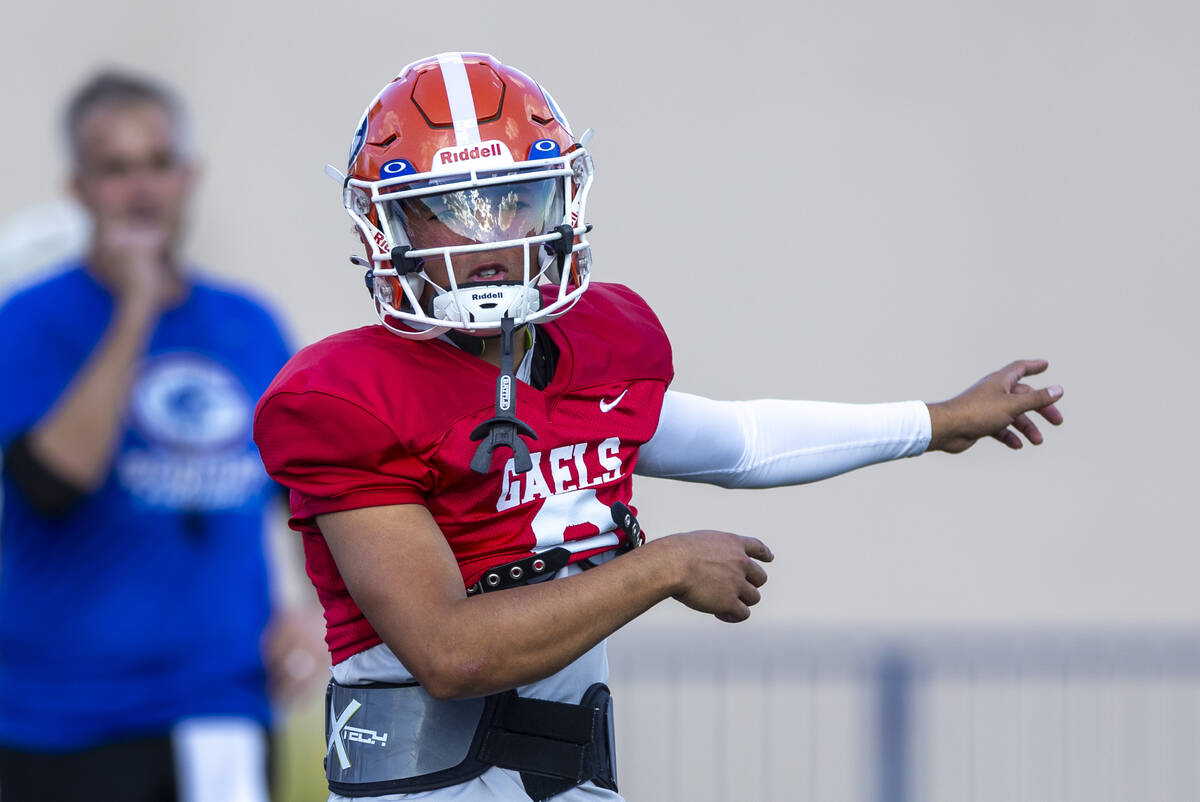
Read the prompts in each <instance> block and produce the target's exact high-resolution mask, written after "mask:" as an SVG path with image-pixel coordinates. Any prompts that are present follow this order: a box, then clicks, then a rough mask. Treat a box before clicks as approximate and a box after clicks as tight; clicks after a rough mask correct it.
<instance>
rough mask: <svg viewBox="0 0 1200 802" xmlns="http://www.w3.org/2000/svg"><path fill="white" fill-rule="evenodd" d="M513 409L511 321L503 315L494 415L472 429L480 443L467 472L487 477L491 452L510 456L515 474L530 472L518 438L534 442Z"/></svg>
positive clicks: (534, 435) (526, 450)
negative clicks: (485, 474) (497, 450)
mask: <svg viewBox="0 0 1200 802" xmlns="http://www.w3.org/2000/svg"><path fill="white" fill-rule="evenodd" d="M516 406H517V377H516V375H515V373H514V372H513V319H512V318H511V317H509V316H507V315H505V316H504V317H502V318H501V319H500V376H499V377H498V378H497V379H496V414H495V415H494V416H492V417H491V418H488V419H487V420H486V421H484V422H483V423H481V424H479V425H478V426H476V427H475V430H474V431H473V432H471V439H472V440H482V441H483V442H481V443H480V444H479V447H478V448H476V449H475V456H474V457H472V458H471V470H473V471H475V473H487V472H488V471H489V470H491V467H492V452H494V451H495V450H496V449H497V448H500V447H504V448H507V449H508V450H509V451H511V452H512V454H513V467H514V469H515V470H516V472H517V473H525V472H526V471H529V470H531V469H532V468H533V460H532V458H531V457H530V456H529V446H527V445H525V441H524V440H522V439H521V438H520V436H519V435H525V436H526V437H529V438H532V439H534V440H536V439H538V436H537V433H536V432H534V431H533V428H532V427H531V426H530V425H529V424H527V423H525V422H524V421H522V420H518V419H517V416H516V414H515V412H514V410H515V409H516Z"/></svg>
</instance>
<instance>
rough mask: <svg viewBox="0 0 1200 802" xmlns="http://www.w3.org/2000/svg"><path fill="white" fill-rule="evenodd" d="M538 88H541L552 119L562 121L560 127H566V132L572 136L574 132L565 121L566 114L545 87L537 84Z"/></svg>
mask: <svg viewBox="0 0 1200 802" xmlns="http://www.w3.org/2000/svg"><path fill="white" fill-rule="evenodd" d="M538 88H539V89H541V90H542V97H544V98H546V103H547V104H549V106H550V113H551V114H553V115H554V119H556V120H558V121H559V122H560V123H562V127H563V128H566V129H567V133H568V134H570V135H571V136H572V137H574V136H575V132H574V131H572V130H571V124H570V123H569V122H567V115H565V114H563V113H562V109H560V108H559V107H558V104H557V103H555V102H554V98H553V97H551V96H550V93H549V92H547V91H546V87H544V86H539V87H538Z"/></svg>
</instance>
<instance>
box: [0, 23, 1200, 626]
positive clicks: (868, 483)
mask: <svg viewBox="0 0 1200 802" xmlns="http://www.w3.org/2000/svg"><path fill="white" fill-rule="evenodd" d="M1198 9H1200V7H1198V6H1196V5H1195V4H1194V3H1190V2H1183V1H1182V0H1181V1H1179V2H1166V1H1164V0H1141V1H1139V2H1131V1H1130V2H1116V1H1115V0H1104V1H1102V2H1091V3H1085V2H1078V1H1077V0H1065V1H1064V0H1060V1H1059V2H1052V3H1046V2H1032V1H1031V0H1022V1H1021V2H1010V3H977V2H971V3H963V2H954V1H952V0H945V1H944V2H934V1H932V0H919V1H918V2H910V3H888V2H882V1H881V0H874V1H871V0H851V1H850V2H840V3H822V4H816V3H799V4H784V3H778V2H768V1H767V0H744V1H743V2H729V3H712V2H706V3H678V2H677V3H663V2H660V3H647V2H640V3H631V2H623V1H622V2H611V1H610V2H593V3H583V4H536V5H535V4H531V3H493V4H484V3H467V2H460V3H454V4H449V3H421V4H417V3H412V2H404V3H390V4H379V3H375V4H367V3H355V4H349V3H346V4H341V3H338V4H334V3H308V4H303V3H295V2H290V3H283V2H237V3H233V2H227V3H217V2H213V3H189V4H183V3H166V2H161V1H158V0H156V1H155V2H150V1H149V0H145V1H142V2H139V1H137V0H108V1H107V2H104V3H85V2H82V1H81V0H73V1H72V2H65V3H27V2H11V3H8V4H6V5H5V9H4V23H3V25H2V26H0V59H2V63H3V67H4V69H3V70H2V71H0V85H2V87H3V98H4V107H3V108H4V111H3V120H4V125H3V126H0V153H4V154H5V158H4V159H3V165H4V167H3V176H4V180H3V187H4V191H3V192H0V216H4V215H8V214H10V213H13V212H15V211H17V210H18V209H20V208H22V207H24V206H25V205H27V204H29V203H32V202H36V201H41V200H47V199H50V198H52V197H54V196H55V195H56V194H57V193H58V192H59V190H60V186H61V174H62V169H61V161H60V153H59V150H58V141H57V138H56V136H55V126H56V115H57V111H58V109H57V107H58V104H59V103H60V102H61V100H62V99H63V98H64V96H65V95H66V94H67V92H68V90H69V89H70V88H72V87H73V86H74V85H75V84H77V83H78V81H79V80H80V79H81V77H82V76H83V75H84V73H85V72H86V71H88V70H89V69H91V68H94V67H96V66H99V65H102V64H109V63H114V64H120V65H126V66H131V67H136V68H141V69H144V70H148V71H152V72H154V73H156V74H159V75H161V76H162V77H163V78H164V79H166V80H168V81H170V82H172V83H174V84H175V85H177V86H178V87H179V88H180V89H181V90H182V92H183V93H184V94H185V96H186V97H187V98H188V99H189V101H190V103H191V105H192V107H193V109H194V112H195V117H196V135H197V140H198V144H199V147H200V150H201V151H202V153H203V157H204V161H205V165H206V179H205V183H204V186H203V189H202V191H201V193H200V196H199V198H198V200H197V208H196V218H195V226H194V229H195V231H194V237H193V238H192V242H193V253H194V255H195V257H196V258H197V259H198V260H199V261H200V262H202V263H204V264H207V265H211V266H212V268H213V269H214V270H216V271H217V272H219V273H221V274H223V275H227V276H232V277H238V278H240V279H242V280H243V281H245V282H248V283H250V284H252V285H254V287H256V288H257V289H258V290H259V291H260V292H261V293H263V294H265V295H267V296H269V297H270V298H272V299H273V300H274V302H275V303H276V305H277V306H278V307H279V308H280V309H281V311H282V312H283V314H284V316H285V317H286V319H287V321H288V322H289V323H290V325H291V326H292V328H293V330H294V332H295V333H296V335H297V337H298V339H299V340H301V341H304V342H307V341H311V340H313V339H315V338H317V337H320V336H323V335H325V334H327V333H330V332H333V331H335V330H338V329H342V328H345V327H349V326H354V325H358V324H361V323H365V322H368V321H369V320H370V310H369V307H368V304H367V299H366V295H365V293H364V291H363V289H362V284H361V281H360V274H359V272H358V271H357V270H355V269H352V268H351V267H350V265H349V264H348V262H347V261H346V256H347V254H349V253H350V252H351V251H352V250H353V249H354V248H355V246H356V241H355V240H354V238H353V237H352V236H351V235H350V234H349V226H350V224H349V221H348V220H347V218H345V216H344V214H343V212H342V211H341V208H340V199H339V192H338V189H337V187H336V186H335V185H334V184H333V183H332V182H331V181H330V180H329V179H328V178H326V177H325V176H324V175H323V174H322V172H321V167H322V165H323V164H324V163H325V162H326V161H329V162H333V163H334V164H337V165H339V166H341V165H342V163H343V160H344V158H345V154H346V150H347V147H348V145H349V141H350V137H351V134H352V133H353V129H354V125H355V123H356V122H357V120H358V117H359V115H360V113H361V111H362V108H363V106H364V105H365V104H366V103H367V101H368V100H369V99H370V98H371V97H372V96H373V95H374V93H375V92H376V91H377V90H378V88H379V87H380V86H381V85H382V84H383V83H384V82H386V81H387V80H388V79H390V78H391V77H392V76H393V74H394V73H395V72H396V71H397V70H398V69H399V68H400V67H401V66H402V65H403V64H405V63H407V62H408V61H410V60H412V59H414V58H416V57H419V56H423V55H427V54H432V53H435V52H438V51H441V50H449V49H482V50H488V51H491V52H493V53H495V54H496V55H498V56H499V57H500V58H501V59H503V60H505V61H508V62H510V63H512V64H514V65H517V66H519V67H521V68H522V69H524V70H526V71H527V72H529V73H531V74H532V75H534V76H536V77H537V78H539V80H541V81H542V82H543V83H544V84H545V85H546V86H547V87H548V88H550V90H551V91H552V92H554V94H555V96H556V98H557V100H558V101H559V102H560V103H561V104H562V105H563V106H564V107H565V109H566V111H567V113H568V115H569V116H570V117H571V120H572V122H573V123H574V125H575V126H576V128H577V129H580V130H581V129H583V128H586V127H589V126H590V127H594V128H595V129H596V130H597V135H596V138H595V140H594V142H593V146H592V150H593V153H594V155H595V158H596V163H597V166H598V181H597V184H596V189H595V192H594V193H593V207H592V210H591V218H592V221H593V222H594V223H595V224H596V231H595V234H594V236H593V242H594V244H595V252H596V256H597V264H596V268H595V269H596V275H597V277H599V278H602V279H605V280H614V281H621V282H625V283H628V284H631V285H633V286H634V287H636V288H637V289H639V290H640V291H641V292H642V293H643V294H644V295H645V296H646V297H647V298H648V299H649V300H650V301H651V302H652V303H653V304H654V305H655V308H656V309H657V310H658V311H659V314H660V315H661V317H662V318H663V320H664V322H665V323H666V324H667V326H668V329H669V330H670V331H671V332H672V334H673V339H674V343H675V349H676V365H677V369H678V379H677V383H676V386H677V387H678V388H680V389H683V390H688V391H692V392H699V393H707V394H711V395H713V396H717V397H723V398H738V397H757V396H777V397H804V398H818V399H828V400H847V401H872V400H895V399H904V398H914V397H915V398H925V399H937V398H941V397H945V396H947V395H949V394H952V393H953V392H956V391H957V390H959V389H961V388H962V387H964V386H965V385H966V384H968V383H969V382H971V381H974V380H975V379H976V378H978V377H979V376H980V375H981V374H982V373H984V372H985V371H988V370H990V369H992V368H994V367H998V366H999V365H1000V364H1002V363H1004V362H1006V361H1007V360H1009V359H1011V358H1015V357H1024V356H1035V355H1036V356H1041V355H1044V356H1046V357H1048V358H1050V359H1051V360H1052V361H1053V367H1052V373H1051V375H1050V379H1051V380H1053V381H1055V382H1061V383H1063V384H1064V385H1065V386H1066V388H1067V396H1066V399H1065V400H1064V402H1063V404H1062V407H1063V409H1064V411H1065V413H1066V415H1067V417H1068V425H1067V426H1066V427H1065V428H1064V429H1062V430H1061V431H1055V432H1052V433H1051V434H1050V436H1049V441H1050V442H1049V444H1048V445H1046V446H1044V447H1043V448H1041V449H1026V451H1025V452H1024V453H1020V454H1011V453H1008V452H1006V451H1005V450H1003V449H1002V448H1001V447H1000V446H999V445H998V444H996V443H990V442H989V443H983V444H982V445H980V446H979V447H977V448H976V449H975V450H973V451H972V452H970V453H968V454H966V455H965V456H962V457H958V458H949V457H944V456H932V457H928V458H924V459H921V460H919V461H909V462H907V463H905V464H903V465H895V466H885V467H877V468H872V469H868V470H866V471H863V472H861V473H860V474H858V475H854V476H850V477H845V478H842V479H839V480H835V481H832V482H828V483H824V484H821V485H818V486H813V487H809V488H799V489H785V490H776V491H769V492H759V493H756V494H754V495H750V494H749V493H746V492H729V491H721V490H715V489H707V488H702V487H688V486H673V485H669V484H667V483H663V482H650V481H647V482H645V483H643V485H642V489H641V495H640V498H639V499H638V501H639V504H640V506H641V508H642V510H643V514H642V517H643V520H644V523H645V524H646V525H647V527H648V528H649V529H651V530H652V531H653V532H660V533H661V532H666V531H671V530H675V529H687V528H695V527H701V526H713V527H721V528H727V529H731V530H735V531H741V532H745V533H751V534H755V535H758V536H761V537H763V538H764V539H766V540H768V541H769V542H770V543H771V544H772V545H773V546H774V548H775V550H776V553H777V554H778V562H777V566H776V567H775V569H774V572H773V578H772V583H771V585H770V586H769V587H768V594H767V598H766V601H765V603H764V604H763V606H762V607H760V608H759V610H758V611H757V612H756V614H755V618H754V620H753V621H752V622H751V624H750V625H749V626H751V627H763V626H765V625H767V624H769V623H770V622H777V621H782V620H784V619H788V620H792V621H798V622H801V623H819V624H836V623H856V622H869V623H872V624H879V623H882V624H887V623H889V622H908V623H914V622H915V623H928V622H980V621H985V622H986V621H1006V622H1041V623H1050V622H1081V621H1082V622H1096V623H1102V622H1124V623H1134V624H1136V623H1139V622H1150V621H1158V622H1161V621H1174V622H1187V621H1195V620H1196V617H1197V610H1198V608H1200V592H1198V591H1197V582H1196V566H1197V564H1198V562H1200V547H1198V546H1197V544H1196V537H1195V536H1196V531H1197V527H1196V524H1195V513H1194V503H1193V498H1194V496H1195V491H1194V489H1193V482H1194V479H1195V471H1194V468H1193V459H1192V453H1191V452H1192V451H1193V449H1194V448H1195V444H1196V439H1197V438H1196V436H1197V424H1196V418H1195V416H1194V414H1193V411H1192V408H1193V405H1194V403H1195V398H1196V396H1197V390H1200V386H1198V382H1197V379H1196V374H1195V372H1194V371H1193V370H1192V365H1191V361H1192V360H1191V358H1190V357H1191V356H1192V352H1193V350H1194V348H1195V342H1196V333H1197V324H1196V322H1195V318H1194V315H1193V314H1192V307H1193V295H1194V293H1195V291H1196V288H1197V280H1196V278H1195V276H1194V274H1193V271H1194V270H1195V268H1196V265H1197V258H1196V257H1197V251H1198V249H1197V226H1196V222H1197V212H1198V208H1197V206H1198V204H1197V198H1196V191H1197V186H1200V175H1198V172H1200V170H1198V166H1200V165H1198V159H1197V156H1196V143H1197V142H1198V141H1200V131H1198V128H1200V111H1198V109H1197V105H1196V102H1195V92H1196V84H1197V77H1198V69H1197V68H1198V67H1200V51H1198V50H1197V49H1196V46H1195V43H1196V33H1197V23H1198V22H1200V11H1198ZM653 617H654V619H655V620H656V621H657V622H658V624H660V625H668V624H670V625H676V624H679V623H681V622H682V621H684V620H687V621H689V622H690V623H694V624H696V625H697V626H702V627H706V628H710V629H711V628H715V627H716V626H717V625H716V624H714V623H711V622H705V621H701V620H698V619H692V618H690V617H688V616H686V615H684V614H683V613H682V612H681V611H680V610H679V609H677V608H671V607H664V608H663V609H662V610H660V611H657V612H656V613H654V614H653Z"/></svg>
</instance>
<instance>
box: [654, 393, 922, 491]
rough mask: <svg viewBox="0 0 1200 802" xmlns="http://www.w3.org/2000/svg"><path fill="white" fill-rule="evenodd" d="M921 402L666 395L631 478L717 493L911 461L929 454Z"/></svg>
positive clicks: (820, 477) (816, 478)
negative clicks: (707, 487) (700, 486)
mask: <svg viewBox="0 0 1200 802" xmlns="http://www.w3.org/2000/svg"><path fill="white" fill-rule="evenodd" d="M929 436H930V422H929V408H928V407H926V406H925V404H924V403H923V402H921V401H902V402H899V403H892V404H832V403H828V402H824V401H777V400H774V399H763V400H759V401H713V400H712V399H708V398H702V397H700V396H697V395H688V394H687V393H679V392H675V391H673V390H668V391H667V394H666V397H665V398H664V399H663V407H662V415H661V416H660V417H659V421H658V429H657V430H656V431H655V432H654V437H652V438H650V441H649V442H648V443H646V444H645V445H644V446H642V448H641V451H640V454H639V456H638V463H637V469H636V471H635V472H636V473H638V474H641V475H643V476H659V477H663V478H668V479H683V480H685V481H689V482H706V483H708V484H714V485H720V486H721V487H781V486H783V485H794V484H801V483H803V482H813V481H816V480H818V479H826V478H828V477H830V476H836V475H837V474H839V473H845V472H846V471H852V470H854V469H855V468H861V467H863V466H864V465H872V464H874V463H876V462H883V461H885V460H891V459H897V458H898V457H912V456H916V455H917V454H921V453H923V452H924V451H925V449H926V448H927V447H928V446H929Z"/></svg>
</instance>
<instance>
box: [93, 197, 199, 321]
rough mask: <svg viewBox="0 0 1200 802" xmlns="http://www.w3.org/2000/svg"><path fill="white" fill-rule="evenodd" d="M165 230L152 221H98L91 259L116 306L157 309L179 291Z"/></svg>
mask: <svg viewBox="0 0 1200 802" xmlns="http://www.w3.org/2000/svg"><path fill="white" fill-rule="evenodd" d="M167 237H168V235H167V230H166V228H165V227H164V226H162V225H159V224H156V223H152V222H131V221H128V220H106V221H99V222H98V223H97V227H96V236H95V244H94V256H93V259H94V261H95V263H96V265H95V266H96V269H97V271H99V272H100V273H101V275H102V280H103V281H104V282H105V283H106V284H108V286H109V288H110V289H111V290H112V293H113V296H114V297H115V299H116V301H117V303H118V305H119V306H122V307H123V306H125V305H131V306H135V307H137V308H139V309H143V310H146V311H151V310H152V311H154V312H157V311H158V309H159V308H160V307H161V305H162V303H163V302H164V301H166V300H167V299H168V298H169V297H170V296H172V295H174V294H176V293H177V292H178V291H179V280H178V279H177V278H175V276H174V275H173V274H172V272H171V271H170V268H169V267H168V262H167V241H168V240H167Z"/></svg>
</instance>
